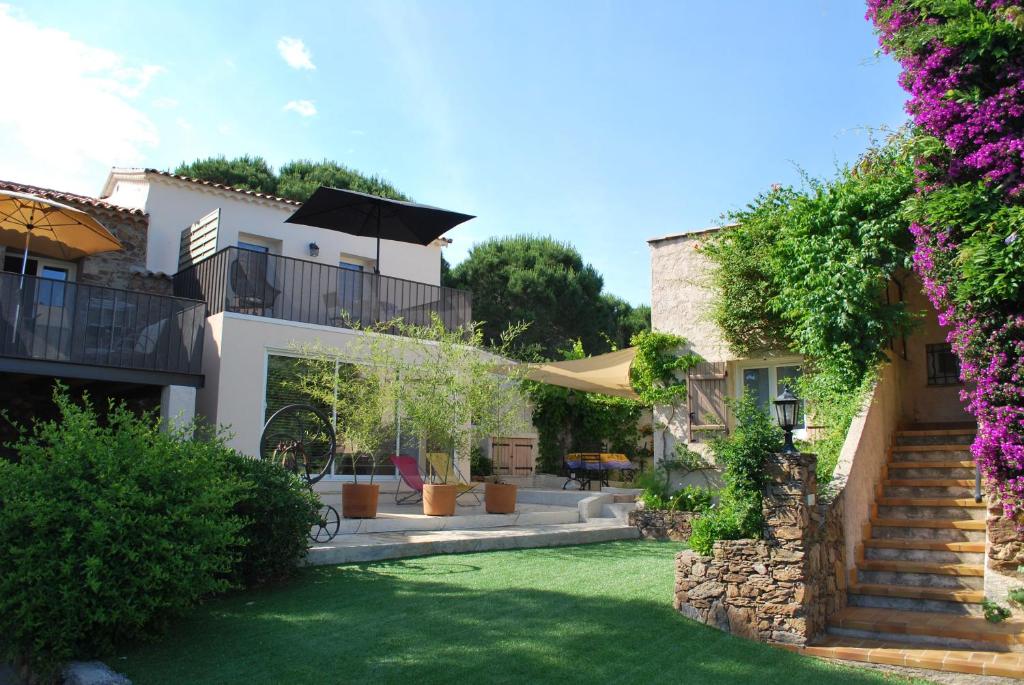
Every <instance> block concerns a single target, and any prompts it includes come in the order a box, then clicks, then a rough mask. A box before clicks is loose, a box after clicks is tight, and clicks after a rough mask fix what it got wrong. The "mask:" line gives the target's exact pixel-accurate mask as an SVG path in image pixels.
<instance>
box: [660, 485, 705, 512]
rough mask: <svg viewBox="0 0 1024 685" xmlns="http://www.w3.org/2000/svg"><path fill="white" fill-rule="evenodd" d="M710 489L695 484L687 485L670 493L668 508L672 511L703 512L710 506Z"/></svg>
mask: <svg viewBox="0 0 1024 685" xmlns="http://www.w3.org/2000/svg"><path fill="white" fill-rule="evenodd" d="M711 497H712V496H711V491H710V490H708V489H707V488H702V487H698V486H696V485H687V486H686V487H685V488H683V489H682V490H680V491H679V492H677V493H676V494H674V495H672V498H671V499H670V500H669V502H668V504H669V507H668V508H669V509H671V510H672V511H696V512H704V511H707V510H708V509H710V508H711Z"/></svg>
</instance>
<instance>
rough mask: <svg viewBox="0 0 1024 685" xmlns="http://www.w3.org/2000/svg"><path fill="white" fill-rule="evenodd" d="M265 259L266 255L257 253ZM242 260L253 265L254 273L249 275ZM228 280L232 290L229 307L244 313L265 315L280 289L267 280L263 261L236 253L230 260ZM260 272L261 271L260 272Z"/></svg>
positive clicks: (272, 306) (271, 307)
mask: <svg viewBox="0 0 1024 685" xmlns="http://www.w3.org/2000/svg"><path fill="white" fill-rule="evenodd" d="M257 256H258V257H262V258H264V259H266V258H267V257H266V255H257ZM243 261H247V262H250V264H249V265H248V266H251V267H255V269H253V270H254V272H256V273H254V274H252V275H250V274H249V272H248V271H247V269H246V265H245V264H243V263H242V262H243ZM228 271H229V273H228V280H229V282H230V284H231V290H232V291H233V292H234V304H233V306H232V307H231V309H233V310H234V311H241V312H242V313H245V314H257V315H258V316H265V314H266V311H267V310H268V309H273V308H274V303H275V302H276V301H277V297H278V295H280V294H281V291H280V290H278V289H277V288H275V287H274V286H273V285H271V284H270V283H269V282H268V281H267V277H266V271H267V264H266V262H265V261H264V262H263V263H262V264H259V263H258V262H257V261H256V260H253V259H243V258H242V256H241V255H238V256H237V258H236V259H234V260H233V261H232V262H231V266H230V268H229V270H228ZM260 272H262V273H260Z"/></svg>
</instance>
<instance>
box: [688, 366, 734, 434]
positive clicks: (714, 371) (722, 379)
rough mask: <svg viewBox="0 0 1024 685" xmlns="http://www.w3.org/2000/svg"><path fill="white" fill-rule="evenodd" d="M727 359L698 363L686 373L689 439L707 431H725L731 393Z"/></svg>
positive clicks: (726, 429)
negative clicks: (729, 393) (728, 398)
mask: <svg viewBox="0 0 1024 685" xmlns="http://www.w3.org/2000/svg"><path fill="white" fill-rule="evenodd" d="M726 376H727V373H726V363H725V362H698V363H697V365H696V366H694V367H693V368H692V369H690V370H689V371H688V372H687V373H686V412H687V417H688V418H689V421H688V424H689V430H690V435H689V438H690V442H700V441H701V436H702V435H706V434H708V433H714V432H717V433H726V432H728V430H729V429H728V426H727V423H726V406H725V398H726V396H727V395H728V388H727V381H726Z"/></svg>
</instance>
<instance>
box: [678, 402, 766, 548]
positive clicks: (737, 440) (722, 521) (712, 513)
mask: <svg viewBox="0 0 1024 685" xmlns="http://www.w3.org/2000/svg"><path fill="white" fill-rule="evenodd" d="M732 409H733V411H734V412H735V414H736V430H735V431H733V433H732V435H730V436H729V437H726V438H718V439H716V440H713V441H712V443H711V450H712V451H713V452H714V454H715V460H716V463H718V464H720V465H723V466H724V467H725V472H724V473H723V478H724V479H725V483H726V485H725V488H723V489H722V491H721V496H720V498H719V501H718V505H717V506H716V507H714V508H712V509H711V510H709V511H708V512H707V513H706V514H704V515H703V516H701V517H700V518H698V519H696V520H695V521H694V522H693V534H692V535H691V537H690V546H691V547H692V548H693V549H694V550H696V551H697V552H700V553H701V554H710V553H711V548H712V547H713V546H714V544H715V541H716V540H740V539H743V538H758V537H761V531H762V529H763V527H764V520H763V517H762V514H761V497H762V493H763V492H764V487H765V485H766V484H767V482H766V481H767V477H768V476H767V472H766V470H765V460H766V459H767V458H768V456H769V455H770V454H772V453H774V452H778V451H779V450H780V449H782V431H781V429H780V428H779V427H778V426H777V425H776V424H775V422H774V421H772V420H771V418H770V417H769V416H768V415H767V414H766V413H764V412H763V411H761V409H760V408H759V407H758V406H757V403H756V402H755V401H754V399H753V397H751V396H750V395H749V394H748V395H744V396H743V397H742V398H741V399H740V400H739V401H737V402H735V403H733V404H732Z"/></svg>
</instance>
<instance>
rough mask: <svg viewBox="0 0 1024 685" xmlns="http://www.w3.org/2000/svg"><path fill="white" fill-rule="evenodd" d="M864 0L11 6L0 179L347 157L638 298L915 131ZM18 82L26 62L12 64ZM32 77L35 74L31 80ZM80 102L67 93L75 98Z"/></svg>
mask: <svg viewBox="0 0 1024 685" xmlns="http://www.w3.org/2000/svg"><path fill="white" fill-rule="evenodd" d="M863 15H864V5H863V4H862V3H861V2H858V1H857V0H779V1H772V2H767V1H764V0H758V1H749V2H740V1H736V2H727V1H723V2H699V3H698V2H689V1H687V2H672V3H658V2H583V1H566V2H552V1H546V2H531V1H527V2H518V1H517V2H506V3H498V2H480V1H478V0H465V1H462V2H456V1H454V0H433V1H429V2H421V3H416V2H375V3H371V2H322V3H318V2H306V3H298V2H292V3H283V2H276V3H260V2H174V3H171V2H156V1H151V2H145V3H140V2H137V1H132V2H126V1H121V0H115V1H110V0H106V1H103V0H91V1H90V2H60V1H56V2H55V1H54V0H47V1H45V2H15V3H14V4H13V5H9V6H4V5H0V36H2V37H3V38H2V39H0V59H2V62H3V63H4V64H7V65H8V67H9V69H10V67H11V65H14V66H15V68H14V69H13V72H14V73H22V74H25V75H26V76H29V77H33V76H34V77H35V78H36V79H37V81H39V80H42V81H43V82H49V83H50V84H51V86H52V88H50V89H48V90H47V89H43V90H38V89H37V90H26V92H31V93H32V95H31V96H30V97H26V98H24V99H10V98H9V99H7V101H5V103H4V104H3V106H2V107H0V149H3V150H4V153H3V154H2V155H0V178H5V179H9V180H19V181H24V182H29V183H36V184H40V185H48V186H51V187H58V188H61V189H66V190H74V191H78V192H86V193H91V194H95V193H96V192H98V191H99V189H100V187H101V184H102V182H103V180H104V178H105V173H106V170H107V169H108V168H109V167H110V166H113V165H130V166H152V167H157V168H167V167H172V166H174V165H176V164H177V163H178V162H180V161H182V160H192V159H194V158H197V157H203V156H208V155H213V154H225V155H228V156H232V155H237V154H242V153H251V154H259V155H262V156H264V157H265V158H267V159H268V160H269V161H270V162H271V163H272V164H274V165H280V164H282V163H283V162H286V161H288V160H290V159H294V158H313V159H321V158H330V159H335V160H338V161H341V162H343V163H345V164H347V165H349V166H352V167H354V168H357V169H359V170H361V171H364V172H369V173H378V174H381V175H383V176H384V177H386V178H387V179H388V180H390V181H391V182H392V183H394V184H395V185H396V186H397V187H399V188H400V189H402V190H403V191H405V192H406V193H408V194H410V195H411V196H412V197H413V198H414V199H416V200H417V201H420V202H425V203H428V204H434V205H439V206H443V207H446V208H450V209H455V210H458V211H464V212H468V213H471V214H476V215H478V217H479V218H478V219H476V220H474V221H472V222H470V223H468V224H466V225H464V226H462V227H459V228H457V229H455V230H454V231H452V232H451V233H449V237H451V238H452V239H453V240H454V241H455V242H454V244H453V245H452V246H451V247H450V248H448V251H447V256H448V259H449V260H450V261H452V262H458V261H460V260H461V259H462V258H463V257H464V256H465V254H466V252H467V251H468V250H469V248H470V247H471V246H472V244H474V243H475V242H478V241H480V240H482V239H485V238H487V237H490V236H498V235H510V234H518V233H532V234H544V235H552V236H555V237H556V238H558V239H561V240H564V241H567V242H570V243H572V244H574V245H575V246H576V247H577V248H578V249H579V250H580V252H581V253H582V254H583V257H584V259H585V260H587V261H589V262H591V263H593V264H594V265H595V266H596V267H597V268H598V269H599V270H600V271H601V272H602V273H603V274H604V277H605V284H606V290H608V291H610V292H612V293H615V294H617V295H619V296H621V297H624V298H626V299H627V300H629V301H631V302H633V303H641V302H648V301H649V298H650V262H649V254H648V248H647V244H646V242H645V241H646V239H648V238H650V237H654V236H658V235H663V234H666V233H674V232H678V231H683V230H688V229H694V228H699V227H703V226H707V225H709V224H712V223H714V222H715V221H716V220H717V218H718V217H719V215H720V214H721V213H722V212H724V211H727V210H730V209H735V208H738V207H741V206H742V205H743V204H745V203H746V202H747V201H749V200H750V199H751V198H753V197H754V196H755V195H756V194H757V193H758V192H760V191H762V190H764V189H766V188H767V187H768V186H770V185H771V184H772V183H795V182H798V180H799V172H798V168H797V167H798V166H799V167H800V168H802V169H804V170H806V171H807V172H808V173H810V174H812V175H816V176H823V175H828V174H830V173H832V171H833V170H834V169H835V168H836V166H837V165H841V164H843V163H846V162H849V161H851V160H852V159H854V158H855V157H856V156H857V154H858V153H859V152H860V151H861V150H863V149H864V147H865V146H866V145H867V142H868V135H869V134H868V129H869V128H878V127H885V126H888V127H896V126H899V125H900V124H901V123H902V122H903V121H904V118H905V117H904V113H903V109H902V105H903V100H904V97H903V93H902V92H901V90H900V89H899V87H898V85H897V81H896V79H897V74H898V70H897V68H896V65H895V64H894V63H893V62H892V61H891V60H890V59H889V58H886V57H883V58H876V56H875V46H876V43H875V38H874V36H873V35H872V33H871V29H870V25H869V24H868V22H867V21H865V20H864V17H863ZM19 64H20V65H21V66H20V68H18V67H17V65H19ZM30 65H31V67H32V68H29V67H30ZM69 95H70V96H69Z"/></svg>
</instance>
